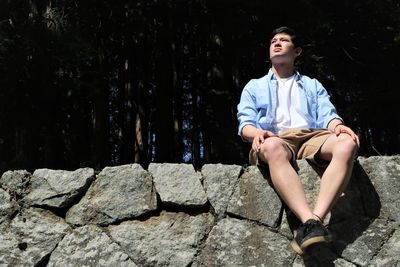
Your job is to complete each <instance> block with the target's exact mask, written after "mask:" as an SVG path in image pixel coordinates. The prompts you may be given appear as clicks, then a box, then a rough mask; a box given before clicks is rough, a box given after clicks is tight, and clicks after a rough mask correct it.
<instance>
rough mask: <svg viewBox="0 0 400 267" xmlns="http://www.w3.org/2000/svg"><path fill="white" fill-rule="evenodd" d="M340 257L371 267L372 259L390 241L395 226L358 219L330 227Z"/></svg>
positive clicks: (383, 222)
mask: <svg viewBox="0 0 400 267" xmlns="http://www.w3.org/2000/svg"><path fill="white" fill-rule="evenodd" d="M330 229H331V231H332V233H333V235H334V237H335V240H334V242H333V246H334V248H335V251H336V253H337V254H338V255H341V256H342V258H344V259H346V260H348V261H350V262H352V263H354V264H356V265H357V266H369V263H370V261H371V259H372V258H373V257H374V255H376V254H377V253H378V252H379V250H380V249H381V246H382V244H383V243H384V242H385V241H386V240H388V239H389V237H390V235H391V233H392V232H393V231H394V229H395V225H394V224H393V223H391V222H388V221H386V220H382V219H375V220H371V219H369V218H357V219H356V220H348V221H344V222H341V223H338V224H334V225H331V226H330Z"/></svg>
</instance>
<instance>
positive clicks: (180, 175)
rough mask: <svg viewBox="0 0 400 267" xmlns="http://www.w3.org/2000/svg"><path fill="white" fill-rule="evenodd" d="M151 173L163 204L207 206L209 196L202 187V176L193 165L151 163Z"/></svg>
mask: <svg viewBox="0 0 400 267" xmlns="http://www.w3.org/2000/svg"><path fill="white" fill-rule="evenodd" d="M149 172H150V173H151V175H152V176H153V178H154V184H155V187H156V190H157V193H158V194H159V195H160V198H161V201H162V202H163V203H165V204H172V205H179V206H188V207H201V206H204V205H205V204H206V202H207V196H206V193H205V192H204V189H203V186H202V185H201V181H200V180H201V175H200V174H199V173H197V172H196V171H195V170H194V168H193V166H192V165H190V164H173V163H163V164H159V163H151V164H150V165H149Z"/></svg>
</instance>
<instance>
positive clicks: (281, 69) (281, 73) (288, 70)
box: [272, 64, 294, 78]
mask: <svg viewBox="0 0 400 267" xmlns="http://www.w3.org/2000/svg"><path fill="white" fill-rule="evenodd" d="M272 72H273V73H274V74H275V75H276V76H277V77H278V78H289V77H291V76H293V74H294V67H293V65H286V64H285V65H283V64H282V65H272Z"/></svg>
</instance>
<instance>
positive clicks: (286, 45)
mask: <svg viewBox="0 0 400 267" xmlns="http://www.w3.org/2000/svg"><path fill="white" fill-rule="evenodd" d="M300 53H301V48H299V47H297V48H295V47H294V44H293V42H292V37H290V35H289V34H287V33H278V34H276V35H275V36H274V37H273V38H272V39H271V43H270V46H269V58H270V59H271V62H272V63H284V62H289V61H293V62H294V60H295V58H296V57H297V56H298V55H300Z"/></svg>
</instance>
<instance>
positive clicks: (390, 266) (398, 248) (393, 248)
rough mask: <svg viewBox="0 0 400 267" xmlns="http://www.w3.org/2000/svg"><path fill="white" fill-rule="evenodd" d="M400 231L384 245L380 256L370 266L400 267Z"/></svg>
mask: <svg viewBox="0 0 400 267" xmlns="http://www.w3.org/2000/svg"><path fill="white" fill-rule="evenodd" d="M399 255H400V229H397V230H396V231H395V232H394V234H393V235H392V237H391V238H390V239H389V240H388V241H387V242H386V243H385V244H384V245H383V247H382V249H381V250H380V251H379V253H378V255H377V256H376V257H375V258H374V259H373V260H372V262H371V263H370V266H374V267H383V266H385V267H400V256H399Z"/></svg>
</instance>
